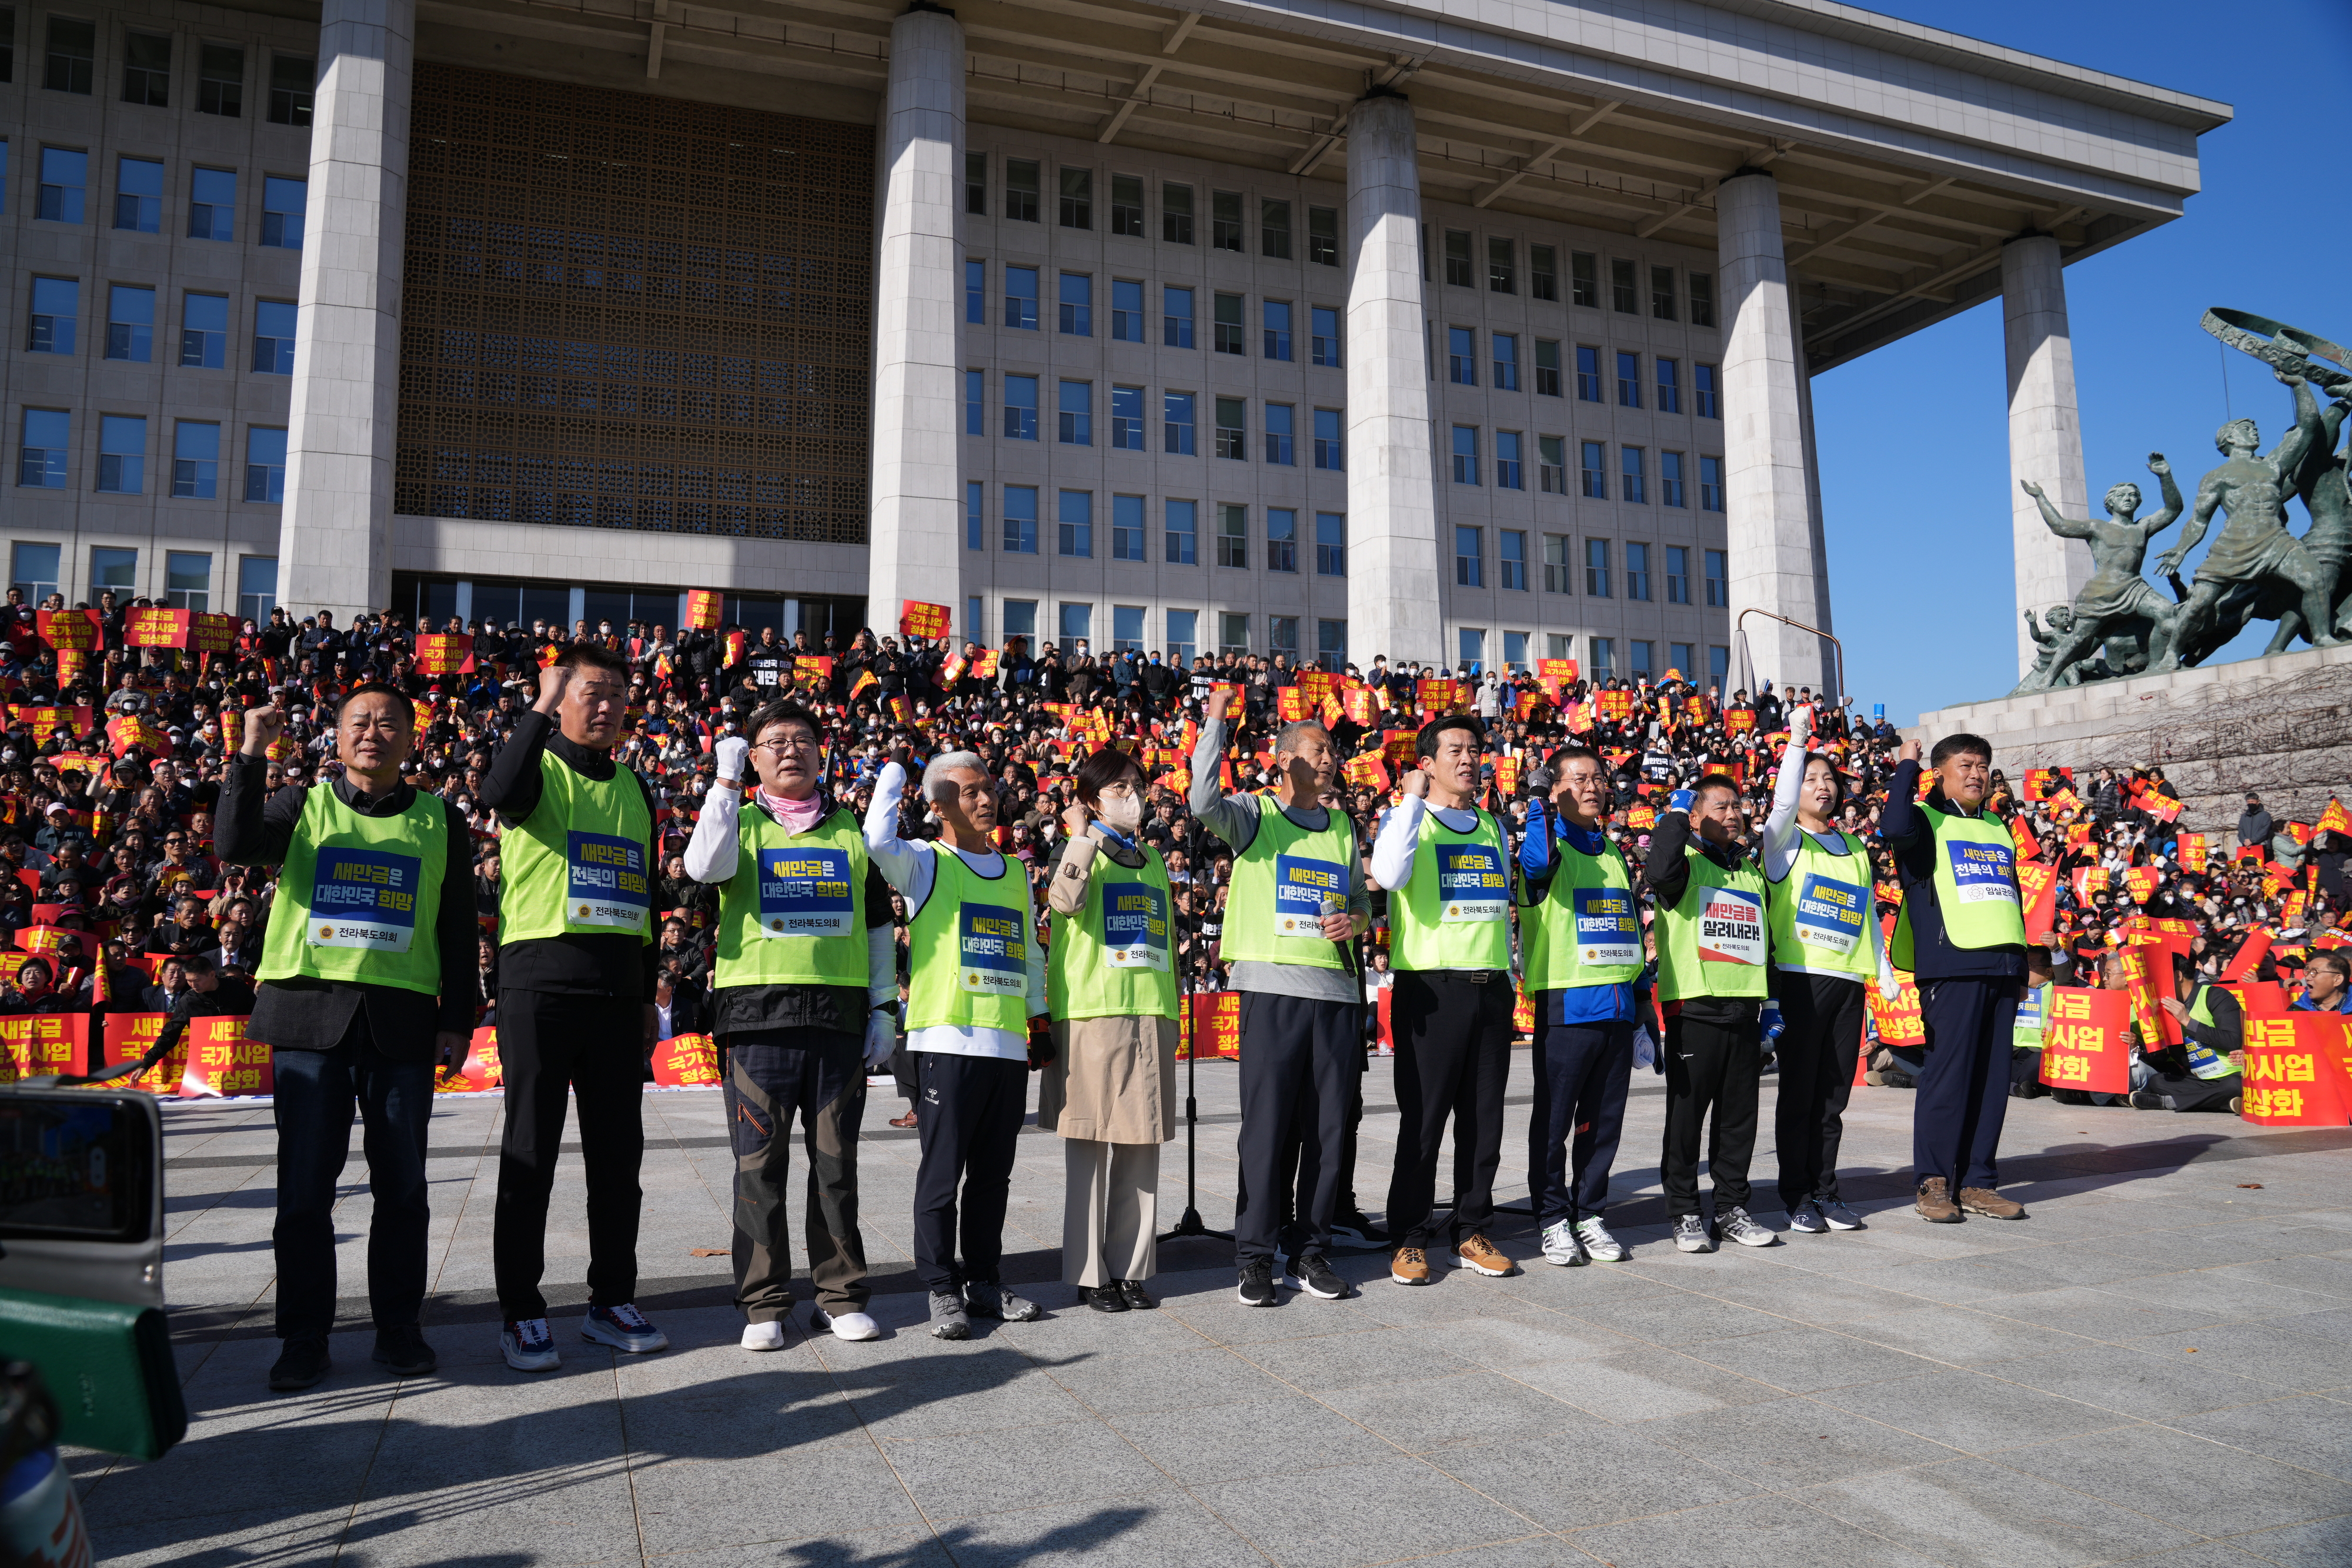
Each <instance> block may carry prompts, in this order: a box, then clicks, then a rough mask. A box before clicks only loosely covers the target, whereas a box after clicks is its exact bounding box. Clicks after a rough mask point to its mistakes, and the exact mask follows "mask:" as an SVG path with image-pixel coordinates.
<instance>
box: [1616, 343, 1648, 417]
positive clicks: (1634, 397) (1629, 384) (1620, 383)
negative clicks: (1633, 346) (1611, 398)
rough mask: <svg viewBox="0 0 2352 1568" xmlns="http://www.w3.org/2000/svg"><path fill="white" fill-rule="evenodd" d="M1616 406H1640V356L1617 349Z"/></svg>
mask: <svg viewBox="0 0 2352 1568" xmlns="http://www.w3.org/2000/svg"><path fill="white" fill-rule="evenodd" d="M1617 406H1618V407H1619V408H1639V407H1641V406H1642V356H1641V355H1639V354H1629V353H1626V352H1625V351H1624V350H1622V349H1621V350H1618V351H1617Z"/></svg>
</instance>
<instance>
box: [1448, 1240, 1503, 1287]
mask: <svg viewBox="0 0 2352 1568" xmlns="http://www.w3.org/2000/svg"><path fill="white" fill-rule="evenodd" d="M1454 1261H1455V1262H1456V1263H1459V1264H1460V1265H1461V1266H1462V1267H1464V1268H1465V1269H1475V1270H1477V1271H1478V1272H1479V1273H1481V1274H1491V1275H1493V1276H1494V1277H1495V1278H1496V1279H1497V1280H1500V1279H1502V1278H1504V1277H1505V1276H1507V1275H1510V1274H1516V1273H1517V1272H1518V1271H1519V1266H1518V1265H1517V1263H1514V1262H1512V1261H1511V1260H1509V1259H1508V1258H1506V1257H1504V1256H1503V1253H1502V1250H1501V1249H1499V1248H1497V1247H1496V1245H1495V1244H1494V1243H1493V1242H1491V1241H1489V1240H1487V1239H1486V1233H1485V1232H1483V1231H1476V1232H1473V1233H1472V1234H1471V1235H1469V1236H1467V1237H1465V1238H1464V1239H1462V1240H1461V1241H1459V1242H1457V1243H1456V1244H1455V1245H1454Z"/></svg>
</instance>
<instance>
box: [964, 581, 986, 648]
mask: <svg viewBox="0 0 2352 1568" xmlns="http://www.w3.org/2000/svg"><path fill="white" fill-rule="evenodd" d="M987 608H988V601H987V600H986V599H985V598H983V597H982V596H981V595H980V594H977V593H971V594H966V595H965V596H964V601H963V634H964V635H965V636H966V637H969V638H971V640H972V641H973V642H975V643H980V642H983V641H985V640H986V636H987V628H986V620H987V617H986V611H987Z"/></svg>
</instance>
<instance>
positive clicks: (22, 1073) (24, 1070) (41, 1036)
mask: <svg viewBox="0 0 2352 1568" xmlns="http://www.w3.org/2000/svg"><path fill="white" fill-rule="evenodd" d="M0 1045H5V1048H6V1051H7V1061H6V1063H5V1065H0V1072H5V1074H6V1077H5V1080H0V1082H16V1080H18V1079H23V1078H46V1077H49V1076H51V1075H53V1074H56V1073H66V1072H69V1073H74V1074H77V1075H79V1074H82V1073H86V1072H88V1071H89V1068H90V1061H89V1016H88V1015H87V1014H83V1013H30V1014H26V1015H25V1016H23V1017H21V1018H0Z"/></svg>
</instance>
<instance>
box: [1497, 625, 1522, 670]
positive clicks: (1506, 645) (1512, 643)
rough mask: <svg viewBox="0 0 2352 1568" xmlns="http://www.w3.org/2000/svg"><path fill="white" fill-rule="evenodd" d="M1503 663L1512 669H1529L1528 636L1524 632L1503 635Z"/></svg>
mask: <svg viewBox="0 0 2352 1568" xmlns="http://www.w3.org/2000/svg"><path fill="white" fill-rule="evenodd" d="M1503 663H1504V664H1505V665H1506V666H1507V667H1508V668H1510V669H1514V670H1519V671H1524V670H1526V669H1527V667H1528V634H1527V633H1526V632H1504V633H1503Z"/></svg>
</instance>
